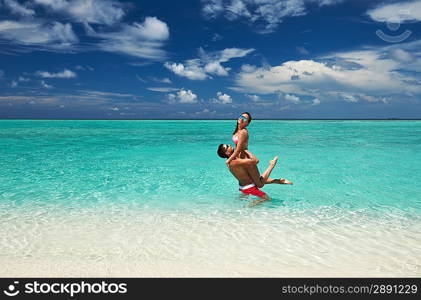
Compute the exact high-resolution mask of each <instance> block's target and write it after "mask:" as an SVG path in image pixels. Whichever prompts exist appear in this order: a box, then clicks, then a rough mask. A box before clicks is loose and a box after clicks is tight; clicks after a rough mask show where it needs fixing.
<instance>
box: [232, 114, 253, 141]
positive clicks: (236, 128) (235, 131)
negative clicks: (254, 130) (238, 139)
mask: <svg viewBox="0 0 421 300" xmlns="http://www.w3.org/2000/svg"><path fill="white" fill-rule="evenodd" d="M244 114H245V115H247V116H249V124H250V123H251V115H250V113H248V112H243V113H242V115H244ZM237 120H238V119H237ZM237 131H238V122H237V125H235V130H234V132H233V133H232V135H234V134H236V133H237Z"/></svg>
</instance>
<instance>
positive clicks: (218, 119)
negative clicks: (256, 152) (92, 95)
mask: <svg viewBox="0 0 421 300" xmlns="http://www.w3.org/2000/svg"><path fill="white" fill-rule="evenodd" d="M6 120H12V121H228V120H233V119H232V118H226V119H220V118H215V119H162V118H156V119H155V118H150V119H120V118H119V119H102V118H92V119H91V118H84V119H77V118H69V119H66V118H0V121H6ZM253 120H254V121H421V118H359V119H355V118H349V119H345V118H290V119H285V118H280V119H273V118H268V119H265V118H264V119H257V118H254V119H253Z"/></svg>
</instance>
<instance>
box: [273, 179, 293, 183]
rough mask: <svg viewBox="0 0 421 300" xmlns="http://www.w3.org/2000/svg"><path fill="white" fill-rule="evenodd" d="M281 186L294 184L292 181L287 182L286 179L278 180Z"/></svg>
mask: <svg viewBox="0 0 421 300" xmlns="http://www.w3.org/2000/svg"><path fill="white" fill-rule="evenodd" d="M276 181H277V183H279V184H293V183H292V181H289V180H286V179H285V178H279V179H276Z"/></svg>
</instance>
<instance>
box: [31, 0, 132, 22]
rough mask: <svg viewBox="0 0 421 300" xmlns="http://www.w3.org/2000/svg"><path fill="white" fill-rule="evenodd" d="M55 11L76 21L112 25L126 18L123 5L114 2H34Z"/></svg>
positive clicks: (59, 0)
mask: <svg viewBox="0 0 421 300" xmlns="http://www.w3.org/2000/svg"><path fill="white" fill-rule="evenodd" d="M34 2H35V3H36V4H39V5H43V6H46V7H48V8H50V9H51V10H53V11H56V12H61V13H63V14H67V15H68V16H70V17H71V18H72V19H73V20H74V21H76V22H81V23H85V22H86V23H91V24H105V25H111V24H114V23H117V22H118V21H120V20H121V18H122V17H123V16H124V10H123V8H122V4H121V3H120V2H118V1H112V0H69V1H66V0H34Z"/></svg>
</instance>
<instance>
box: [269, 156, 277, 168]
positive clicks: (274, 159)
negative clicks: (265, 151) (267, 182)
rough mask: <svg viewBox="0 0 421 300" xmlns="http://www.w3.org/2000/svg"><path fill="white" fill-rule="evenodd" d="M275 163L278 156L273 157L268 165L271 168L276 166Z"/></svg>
mask: <svg viewBox="0 0 421 300" xmlns="http://www.w3.org/2000/svg"><path fill="white" fill-rule="evenodd" d="M277 162H278V156H275V157H274V158H273V159H272V160H271V161H270V162H269V163H270V164H271V165H273V166H276V163H277Z"/></svg>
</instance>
